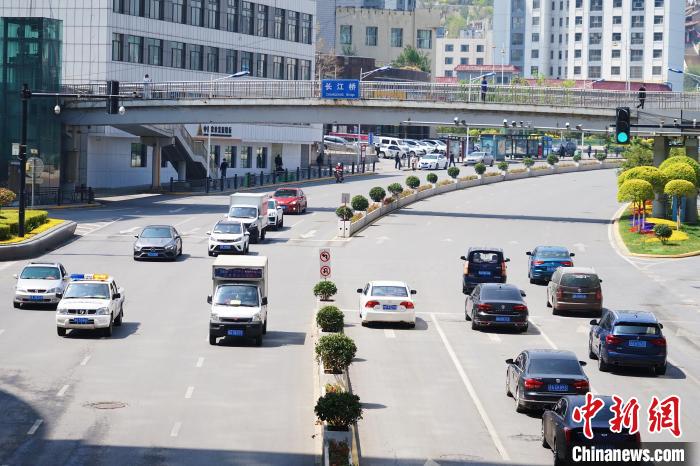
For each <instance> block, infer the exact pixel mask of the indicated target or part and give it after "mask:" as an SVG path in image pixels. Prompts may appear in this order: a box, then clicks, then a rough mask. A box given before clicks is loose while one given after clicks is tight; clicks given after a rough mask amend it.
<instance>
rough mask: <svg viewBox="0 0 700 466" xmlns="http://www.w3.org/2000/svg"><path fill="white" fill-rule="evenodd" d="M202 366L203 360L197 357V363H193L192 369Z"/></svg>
mask: <svg viewBox="0 0 700 466" xmlns="http://www.w3.org/2000/svg"><path fill="white" fill-rule="evenodd" d="M203 365H204V358H202V357H199V358H197V362H196V363H195V365H194V367H202V366H203Z"/></svg>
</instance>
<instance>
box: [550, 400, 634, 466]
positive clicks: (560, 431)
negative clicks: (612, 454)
mask: <svg viewBox="0 0 700 466" xmlns="http://www.w3.org/2000/svg"><path fill="white" fill-rule="evenodd" d="M596 398H598V399H600V400H602V401H603V407H602V408H601V409H600V410H599V411H598V412H597V413H596V415H595V417H593V419H591V425H592V430H593V438H592V439H588V438H586V436H585V435H584V434H583V422H582V421H581V422H576V421H574V420H573V417H572V414H573V412H574V410H575V409H576V408H580V407H582V406H583V405H584V404H585V403H586V395H566V396H563V397H562V398H561V399H560V400H559V401H558V402H557V404H556V405H554V407H553V408H552V409H551V410H547V411H545V412H544V413H543V414H542V430H541V437H542V446H543V447H545V448H550V449H551V450H552V454H553V456H554V466H562V465H565V464H571V463H572V460H573V459H572V449H573V447H575V446H586V447H589V448H590V447H593V448H598V449H601V450H604V449H624V448H630V449H637V448H640V447H641V436H640V435H639V432H637V433H635V434H630V433H629V429H627V428H626V427H625V428H622V430H621V432H620V433H614V432H612V431H611V430H610V420H611V419H612V417H613V416H614V413H613V412H612V411H611V409H610V408H611V407H612V406H613V405H614V403H615V402H614V401H613V399H612V396H605V395H596Z"/></svg>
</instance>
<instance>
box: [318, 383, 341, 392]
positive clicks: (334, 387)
mask: <svg viewBox="0 0 700 466" xmlns="http://www.w3.org/2000/svg"><path fill="white" fill-rule="evenodd" d="M323 388H324V389H325V390H326V393H342V392H344V391H345V390H343V386H342V385H340V384H339V383H327V384H326V385H325V386H324V387H323Z"/></svg>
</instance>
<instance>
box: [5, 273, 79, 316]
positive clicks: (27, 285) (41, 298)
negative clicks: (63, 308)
mask: <svg viewBox="0 0 700 466" xmlns="http://www.w3.org/2000/svg"><path fill="white" fill-rule="evenodd" d="M14 278H16V279H17V283H16V284H15V297H14V300H13V302H12V304H13V305H14V307H15V308H21V307H22V306H26V305H38V304H49V305H56V304H58V302H59V301H60V300H61V299H60V298H58V297H57V296H56V294H57V293H59V294H60V293H63V290H64V288H65V287H66V284H68V274H67V273H66V269H65V268H64V267H63V265H61V264H59V263H57V262H30V263H29V264H27V265H25V266H24V268H23V269H22V271H21V272H20V273H19V275H14Z"/></svg>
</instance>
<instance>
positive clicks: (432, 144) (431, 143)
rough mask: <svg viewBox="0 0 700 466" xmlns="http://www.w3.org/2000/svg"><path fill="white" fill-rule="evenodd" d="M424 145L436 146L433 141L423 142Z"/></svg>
mask: <svg viewBox="0 0 700 466" xmlns="http://www.w3.org/2000/svg"><path fill="white" fill-rule="evenodd" d="M423 144H428V145H429V146H434V145H436V144H435V143H434V142H433V141H423Z"/></svg>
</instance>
